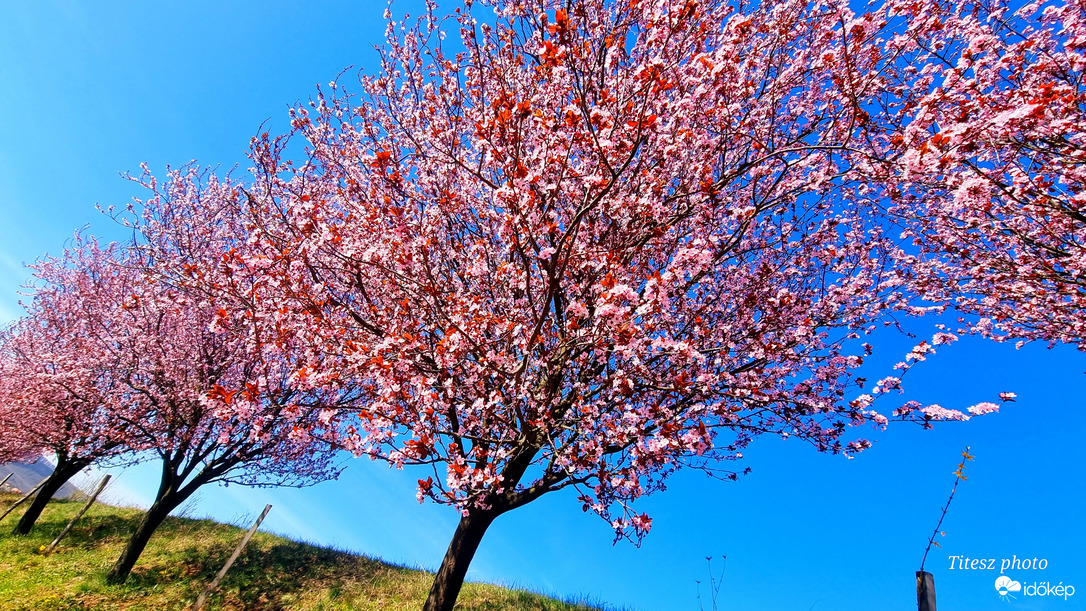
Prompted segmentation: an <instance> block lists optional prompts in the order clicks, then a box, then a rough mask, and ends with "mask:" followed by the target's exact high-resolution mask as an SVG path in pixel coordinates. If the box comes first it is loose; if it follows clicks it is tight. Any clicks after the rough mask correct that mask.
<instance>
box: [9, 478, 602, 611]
mask: <svg viewBox="0 0 1086 611" xmlns="http://www.w3.org/2000/svg"><path fill="white" fill-rule="evenodd" d="M17 498H18V497H17V496H16V495H12V494H2V493H0V513H2V511H3V510H4V509H6V508H7V507H9V506H10V504H11V503H12V502H14V501H15V500H16V499H17ZM81 507H82V503H81V502H74V501H56V500H55V501H53V502H51V503H50V504H49V507H48V508H47V509H46V510H45V513H43V514H42V517H41V519H40V520H39V521H38V523H37V525H36V526H35V527H34V530H33V531H32V533H31V534H30V535H28V536H26V537H16V536H13V535H12V534H11V529H12V528H14V526H15V522H16V519H17V518H18V515H19V510H16V511H15V512H14V513H12V515H9V516H8V517H7V518H6V519H5V520H4V521H3V522H2V523H0V609H4V610H12V611H14V610H27V611H29V610H31V609H33V610H38V609H102V610H110V609H125V610H136V609H156V610H157V609H161V610H174V609H187V608H189V607H191V605H192V603H193V602H194V601H195V600H196V597H197V596H198V595H199V594H200V592H202V591H203V588H204V587H205V586H206V585H207V584H208V583H209V582H210V581H211V579H212V578H213V577H214V576H215V573H217V572H218V570H219V569H220V568H221V567H222V565H223V564H224V563H225V562H226V559H227V557H229V555H230V553H231V552H232V551H233V549H234V547H235V546H236V545H237V544H238V542H239V541H240V540H241V537H242V534H243V533H242V529H239V528H237V527H235V526H228V525H224V524H218V523H216V522H213V521H211V520H192V519H187V518H168V519H167V520H166V522H165V523H163V525H162V526H161V527H160V528H159V530H158V532H157V533H155V536H154V537H152V538H151V542H150V543H149V544H148V546H147V550H146V551H145V552H144V553H143V556H142V557H141V558H140V560H139V563H137V565H136V567H135V570H134V571H133V572H132V577H131V578H130V579H129V580H128V583H126V584H124V585H123V586H110V585H107V584H106V583H105V573H106V571H108V570H109V567H110V566H111V565H112V563H113V561H114V560H116V559H117V556H119V555H120V553H121V549H122V548H123V546H124V544H125V541H126V539H127V536H128V534H129V533H131V532H132V531H133V530H134V529H135V527H136V524H137V522H138V520H139V518H140V516H141V513H140V512H139V511H137V510H132V509H119V508H116V507H109V506H106V505H98V504H96V505H95V506H94V507H92V508H91V510H90V511H89V512H88V513H87V515H85V516H84V517H83V518H82V519H81V520H80V521H79V522H78V523H77V524H76V526H75V528H73V529H72V532H71V533H69V535H68V536H67V537H66V538H65V540H64V541H62V542H61V544H60V546H59V547H58V548H57V550H56V551H55V552H54V553H53V554H52V555H51V556H49V557H45V556H42V555H41V553H40V551H39V550H40V549H42V548H43V547H44V546H46V545H48V544H49V543H50V542H51V541H52V540H53V538H54V537H56V535H57V534H58V533H59V532H60V531H61V529H62V528H64V525H65V524H67V523H68V520H70V519H71V517H72V516H74V515H75V513H76V512H77V511H79V509H80V508H81ZM430 579H431V575H430V574H428V573H424V572H421V571H417V570H413V569H407V568H403V567H398V566H392V565H389V564H385V563H383V562H380V561H377V560H371V559H369V558H365V557H362V556H356V555H353V554H349V553H346V552H339V551H335V550H330V549H326V548H320V547H316V546H313V545H308V544H305V543H298V542H295V541H291V540H289V539H284V538H282V537H277V536H275V535H270V534H266V533H261V532H258V533H257V534H256V535H255V536H254V537H253V539H252V540H251V541H250V542H249V545H248V547H247V548H246V549H245V552H244V553H242V555H241V557H240V558H238V561H237V562H236V563H235V564H234V566H233V568H231V569H230V572H229V573H227V575H226V578H225V579H224V580H223V582H222V584H221V585H220V587H219V590H218V591H217V592H216V593H215V594H214V595H213V596H212V598H211V601H210V605H209V606H208V607H207V608H208V609H299V610H302V611H309V610H317V609H322V610H324V609H327V610H332V609H367V610H382V611H383V610H386V609H387V610H400V609H403V610H413V609H419V608H421V607H422V602H423V600H425V598H426V593H427V590H428V589H429V587H430ZM457 609H464V610H465V611H467V610H472V611H484V610H485V611H490V610H495V611H496V610H499V609H502V610H505V609H510V610H512V609H516V610H520V609H523V610H540V611H543V610H546V611H590V610H592V609H596V607H590V606H584V605H579V604H569V603H564V602H561V601H556V600H553V599H549V598H545V597H543V596H540V595H537V594H534V593H530V592H525V591H520V590H508V589H504V588H499V587H497V586H491V585H486V584H474V583H469V584H465V586H464V590H463V591H462V592H461V594H460V600H459V602H458V604H457Z"/></svg>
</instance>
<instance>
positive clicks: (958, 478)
mask: <svg viewBox="0 0 1086 611" xmlns="http://www.w3.org/2000/svg"><path fill="white" fill-rule="evenodd" d="M970 460H973V457H972V456H970V454H969V446H965V451H963V452H962V462H960V463H958V469H957V470H956V471H954V487H953V488H951V489H950V496H949V497H948V498H947V500H946V505H943V513H942V514H940V515H939V521H938V522H937V523H936V524H935V532H933V533H931V537H928V546H927V547H926V548H924V557H923V558H921V559H920V570H921V571H923V570H924V562H926V561H927V559H928V552H929V551H931V546H933V545H934V546H935V547H940V546H939V544H938V543H937V542H936V541H935V535H938V534H939V527H941V526H942V525H943V518H945V517H946V512H947V510H948V509H950V502H951V501H953V500H954V493H955V492H957V490H958V482H963V481H965V480H966V479H968V478H966V477H965V463H966V461H970Z"/></svg>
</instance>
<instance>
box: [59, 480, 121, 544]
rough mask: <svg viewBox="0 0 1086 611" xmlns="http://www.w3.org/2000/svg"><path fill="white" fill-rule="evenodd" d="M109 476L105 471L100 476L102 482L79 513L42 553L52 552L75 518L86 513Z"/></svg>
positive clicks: (103, 487) (73, 523) (73, 524)
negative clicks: (101, 476) (103, 474)
mask: <svg viewBox="0 0 1086 611" xmlns="http://www.w3.org/2000/svg"><path fill="white" fill-rule="evenodd" d="M110 477H112V476H111V475H110V474H108V473H106V475H105V477H103V478H102V482H101V483H100V484H98V489H97V490H95V491H94V494H92V495H91V497H90V500H88V501H87V504H86V505H84V506H83V509H80V510H79V513H77V514H75V517H74V518H72V521H71V522H68V525H67V526H65V527H64V530H62V531H60V534H59V535H57V538H56V539H53V542H52V543H50V544H49V547H47V548H45V550H44V551H42V554H44V555H46V556H48V555H49V554H52V553H53V550H54V549H56V548H57V544H58V543H60V540H61V539H63V538H64V535H66V534H68V531H70V530H72V526H75V522H76V520H78V519H79V518H82V517H83V514H85V513H87V510H88V509H90V506H91V505H93V504H94V500H95V499H97V498H98V495H99V494H101V493H102V490H103V489H105V487H106V484H108V483H109V478H110Z"/></svg>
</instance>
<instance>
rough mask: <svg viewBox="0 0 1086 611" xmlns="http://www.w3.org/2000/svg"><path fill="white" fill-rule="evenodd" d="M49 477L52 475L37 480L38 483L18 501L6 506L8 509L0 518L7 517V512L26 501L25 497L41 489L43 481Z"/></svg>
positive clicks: (27, 497)
mask: <svg viewBox="0 0 1086 611" xmlns="http://www.w3.org/2000/svg"><path fill="white" fill-rule="evenodd" d="M50 477H52V476H47V477H46V478H45V479H43V480H42V481H40V482H38V485H37V486H34V489H33V490H31V491H30V492H27V493H26V496H24V497H23V498H21V499H19V500H18V501H15V503H14V504H13V505H12V506H11V507H8V510H7V511H5V512H4V515H0V520H3V519H4V518H6V517H8V514H9V513H11V512H12V511H15V508H16V507H18V506H19V505H22V504H23V503H25V502H26V500H27V499H29V498H30V497H32V496H34V495H35V494H37V493H38V491H39V490H41V487H42V486H44V485H45V482H47V481H49V478H50Z"/></svg>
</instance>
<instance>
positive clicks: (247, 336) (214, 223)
mask: <svg viewBox="0 0 1086 611" xmlns="http://www.w3.org/2000/svg"><path fill="white" fill-rule="evenodd" d="M176 178H177V180H176V181H175V182H172V183H171V186H173V187H177V188H182V187H187V188H190V190H189V191H185V192H180V191H174V192H167V193H157V192H156V197H155V198H153V199H152V200H150V201H148V202H145V205H144V206H143V207H142V213H143V216H142V217H141V218H139V219H131V218H130V219H129V221H135V222H136V223H138V224H139V226H140V228H141V233H140V236H141V241H138V242H136V243H134V244H132V245H131V248H130V249H129V251H128V256H127V258H126V259H125V260H124V261H123V265H124V266H125V267H127V268H131V269H134V270H137V271H138V273H139V275H140V278H141V282H140V285H139V286H138V287H135V288H134V290H133V291H132V292H131V293H130V294H128V295H126V296H125V301H124V305H123V307H121V308H118V309H115V310H114V311H113V312H112V314H113V318H112V319H111V320H110V322H109V327H110V333H111V338H112V339H111V341H112V343H113V345H114V346H115V349H116V350H117V351H118V352H119V353H121V354H124V355H127V357H128V358H127V360H126V361H125V362H124V364H123V374H122V375H121V378H122V380H123V387H124V389H123V394H124V395H125V396H126V397H127V398H128V400H129V404H128V407H127V409H126V411H125V416H124V417H125V418H126V419H127V420H129V421H130V426H131V427H132V428H133V429H134V436H135V438H136V441H135V443H136V444H138V447H139V448H140V449H142V450H143V451H145V452H148V453H150V454H152V455H155V456H157V457H158V458H159V459H160V460H161V465H162V472H161V480H160V484H159V489H158V492H157V493H156V495H155V500H154V502H153V503H152V505H151V507H150V509H149V510H148V511H147V513H146V514H145V515H144V517H143V519H142V521H141V523H140V524H139V526H138V527H137V529H136V531H135V532H134V533H133V535H132V537H131V539H130V540H129V542H128V545H127V547H126V548H125V550H124V551H123V553H122V554H121V556H120V557H119V558H118V560H117V562H116V563H115V564H114V566H113V568H112V569H111V571H110V573H109V575H108V580H109V581H111V582H122V581H124V580H125V579H126V578H127V577H128V574H129V572H130V571H131V569H132V567H133V566H134V564H135V562H136V560H137V559H138V558H139V556H140V554H141V552H142V551H143V549H144V547H145V546H146V544H147V542H148V540H149V539H150V537H151V536H152V534H153V533H154V531H155V529H156V528H157V527H158V526H159V524H160V523H161V522H162V520H163V519H164V518H165V517H166V516H167V515H168V514H169V513H170V511H172V510H173V509H174V508H176V507H177V506H178V505H180V504H181V503H183V502H184V501H185V500H186V499H188V498H189V497H190V496H191V495H192V494H193V493H194V492H195V491H196V490H197V489H199V488H200V487H201V486H204V485H206V484H209V483H213V482H222V483H238V484H243V485H252V486H284V485H289V486H305V485H310V484H313V483H316V482H319V481H322V480H325V479H328V478H332V477H335V476H336V475H337V474H338V472H339V467H338V466H337V463H336V461H335V452H336V451H337V449H336V447H335V446H334V445H332V444H331V443H330V442H329V440H330V439H334V436H333V435H322V434H321V433H322V432H323V431H325V430H326V429H327V428H328V423H329V422H330V421H331V416H332V413H331V412H330V411H329V409H328V408H330V407H334V406H337V405H341V404H342V403H344V402H346V401H348V398H349V396H350V392H347V391H342V390H341V389H338V388H335V387H333V386H331V385H327V384H326V385H323V386H320V387H319V388H313V387H308V386H304V385H300V384H298V383H296V381H297V379H298V378H299V376H300V374H299V373H298V371H297V368H296V367H295V366H294V364H295V362H294V361H292V360H287V359H285V358H283V357H282V355H283V354H293V351H291V350H290V341H289V340H288V339H286V338H285V336H278V337H277V338H276V341H275V342H266V343H265V342H263V341H262V340H261V338H260V337H259V334H257V333H256V332H255V331H254V329H253V327H252V325H248V324H246V323H245V322H244V321H245V317H243V316H241V317H239V318H238V321H237V322H231V321H230V320H229V319H228V318H226V317H225V316H224V314H225V310H223V309H222V304H223V301H222V299H221V298H220V299H219V301H217V302H215V303H212V302H211V301H209V300H208V298H207V296H206V295H205V294H202V293H200V292H197V291H195V290H193V289H192V288H191V287H190V286H189V285H187V284H186V283H178V282H175V280H176V279H177V278H178V277H179V276H178V274H179V275H180V277H187V276H189V275H195V274H197V271H198V270H215V269H217V268H218V267H219V266H220V265H221V263H222V257H223V256H224V254H225V253H226V251H225V250H224V249H223V248H224V242H223V240H222V239H220V237H221V236H224V235H236V234H232V233H231V232H230V230H231V229H232V228H233V226H232V225H230V224H229V222H228V220H227V219H225V218H221V217H219V218H217V217H214V216H212V215H209V214H206V213H207V212H208V210H209V209H208V208H205V209H204V212H205V214H204V215H202V216H199V217H187V218H182V217H174V216H169V212H168V211H169V210H170V209H171V201H172V200H171V198H173V197H181V198H195V199H197V200H199V201H205V202H210V203H211V204H212V205H213V203H214V202H216V201H217V197H218V196H219V195H220V193H219V192H217V191H215V190H213V189H209V190H208V191H206V192H197V191H195V190H194V189H195V188H196V183H195V182H191V181H190V182H185V180H184V177H183V176H181V175H176ZM148 186H149V187H151V188H152V189H153V190H154V189H155V185H153V184H149V185H148ZM216 232H219V233H216Z"/></svg>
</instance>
